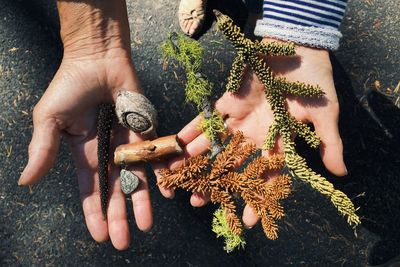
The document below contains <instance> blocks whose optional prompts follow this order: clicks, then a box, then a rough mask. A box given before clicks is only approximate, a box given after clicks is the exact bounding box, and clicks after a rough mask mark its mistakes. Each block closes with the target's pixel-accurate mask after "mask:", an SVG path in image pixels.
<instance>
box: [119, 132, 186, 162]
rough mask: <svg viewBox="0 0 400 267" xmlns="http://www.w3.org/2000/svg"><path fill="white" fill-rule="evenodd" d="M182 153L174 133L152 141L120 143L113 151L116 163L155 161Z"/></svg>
mask: <svg viewBox="0 0 400 267" xmlns="http://www.w3.org/2000/svg"><path fill="white" fill-rule="evenodd" d="M182 153H183V148H182V146H181V145H180V144H179V142H178V139H177V136H176V135H170V136H164V137H160V138H158V139H154V140H152V141H149V140H146V141H142V142H138V143H132V144H126V145H120V146H118V147H117V149H116V150H115V152H114V163H115V164H117V165H125V164H132V163H136V162H140V161H156V160H160V159H163V158H166V157H168V156H172V155H179V154H182Z"/></svg>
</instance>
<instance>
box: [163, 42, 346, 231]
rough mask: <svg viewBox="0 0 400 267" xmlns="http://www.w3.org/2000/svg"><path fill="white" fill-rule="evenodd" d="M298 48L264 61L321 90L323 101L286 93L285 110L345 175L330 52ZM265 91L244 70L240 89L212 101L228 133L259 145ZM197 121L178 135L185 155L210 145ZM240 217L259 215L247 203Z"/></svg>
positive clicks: (266, 111) (265, 123)
mask: <svg viewBox="0 0 400 267" xmlns="http://www.w3.org/2000/svg"><path fill="white" fill-rule="evenodd" d="M296 52H297V56H295V57H287V58H283V57H269V58H266V60H267V62H268V64H269V66H270V67H271V69H272V71H273V72H274V73H275V74H276V75H277V76H283V77H285V78H287V79H288V80H289V81H301V82H305V83H309V84H313V85H319V86H320V87H321V88H322V89H323V91H324V92H325V96H324V97H323V98H321V99H305V98H299V97H291V96H288V98H287V108H288V110H289V112H290V114H291V115H292V116H294V117H295V118H296V119H297V120H300V121H303V122H306V123H308V122H311V123H313V124H314V127H315V130H316V133H317V134H318V136H319V137H320V138H321V141H322V143H321V149H320V152H321V157H322V160H323V162H324V164H325V166H326V168H327V169H328V170H329V171H331V172H332V173H333V174H335V175H338V176H343V175H345V174H346V173H347V171H346V166H345V164H344V162H343V146H342V141H341V139H340V135H339V131H338V115H339V105H338V101H337V96H336V91H335V87H334V83H333V77H332V67H331V63H330V59H329V55H328V52H327V51H324V50H318V49H313V48H307V47H298V48H297V51H296ZM264 90H265V89H264V86H263V84H262V83H261V82H260V81H259V80H258V78H257V77H256V75H255V74H254V73H253V72H252V71H251V70H247V71H246V73H245V74H244V77H243V81H242V84H241V88H240V90H239V93H238V94H232V93H225V94H224V95H223V96H222V97H221V98H220V99H219V100H218V101H217V103H216V109H217V110H218V112H219V113H220V114H221V115H222V116H223V117H224V118H225V123H226V124H227V126H228V128H229V129H230V130H231V131H237V130H240V131H242V132H243V133H244V135H245V136H246V137H247V138H248V139H249V140H250V141H252V142H254V143H255V144H256V145H257V146H258V147H262V144H263V142H264V140H265V137H266V134H267V132H268V128H269V126H270V125H271V124H272V122H273V113H272V111H271V109H270V106H269V104H268V102H267V100H266V98H265V93H264ZM199 121H200V118H199V117H198V118H196V119H194V120H193V121H192V122H190V123H189V124H188V125H187V126H186V127H185V128H183V129H182V131H181V132H180V133H179V134H178V136H179V138H180V139H181V141H182V142H183V143H184V144H186V148H185V151H186V156H195V155H198V154H201V153H204V152H205V151H206V150H207V147H208V146H209V142H208V140H207V138H206V137H205V136H204V134H202V133H201V132H200V130H199V129H198V126H197V125H198V123H199ZM279 143H280V140H277V146H276V147H275V150H276V151H277V152H280V147H279ZM276 151H275V152H276ZM180 164H182V160H181V159H178V160H174V161H173V162H171V164H170V168H172V169H174V168H176V167H177V166H179V165H180ZM208 200H209V198H208V196H204V195H202V194H194V195H193V196H192V198H191V203H192V204H193V205H194V206H202V205H204V204H205V203H207V202H208ZM243 220H244V223H245V224H246V225H248V226H252V225H254V224H255V223H256V222H257V216H255V214H254V213H253V212H252V210H251V208H250V207H246V208H245V210H244V215H243Z"/></svg>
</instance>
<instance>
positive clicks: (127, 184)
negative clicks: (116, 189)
mask: <svg viewBox="0 0 400 267" xmlns="http://www.w3.org/2000/svg"><path fill="white" fill-rule="evenodd" d="M120 177H121V189H122V192H124V193H125V194H127V195H129V194H131V193H132V192H133V191H135V189H136V188H137V187H138V185H139V177H137V176H136V175H135V174H134V173H133V172H131V171H128V170H124V169H122V170H121V174H120Z"/></svg>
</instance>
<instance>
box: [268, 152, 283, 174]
mask: <svg viewBox="0 0 400 267" xmlns="http://www.w3.org/2000/svg"><path fill="white" fill-rule="evenodd" d="M266 164H267V165H268V169H269V170H279V169H281V168H283V166H285V157H284V156H283V155H280V154H274V155H271V156H269V157H268V158H267V162H266Z"/></svg>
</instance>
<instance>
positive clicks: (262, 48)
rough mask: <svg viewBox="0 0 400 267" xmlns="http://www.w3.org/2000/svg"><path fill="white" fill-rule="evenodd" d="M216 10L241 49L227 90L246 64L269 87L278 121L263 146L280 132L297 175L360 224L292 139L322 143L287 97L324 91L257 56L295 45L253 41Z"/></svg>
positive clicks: (235, 85) (291, 50) (286, 51)
mask: <svg viewBox="0 0 400 267" xmlns="http://www.w3.org/2000/svg"><path fill="white" fill-rule="evenodd" d="M214 13H215V15H216V17H217V24H218V27H219V29H220V30H221V31H222V32H223V33H224V35H225V37H226V38H227V39H228V40H229V41H230V42H231V43H232V45H233V46H234V47H235V49H236V51H237V55H236V58H235V59H234V60H233V63H232V68H231V72H230V75H229V77H228V84H227V91H230V92H232V93H235V92H237V90H238V89H239V87H240V82H241V80H242V73H243V71H244V68H245V66H246V65H248V66H250V67H251V69H252V70H253V71H254V72H255V73H256V75H257V76H258V78H259V79H260V81H261V82H262V83H263V84H264V86H265V95H266V98H267V101H268V103H269V104H270V106H271V109H272V111H273V114H274V122H273V123H272V125H271V126H270V128H269V130H268V134H267V137H266V139H265V143H264V147H263V148H264V149H267V150H270V149H272V148H273V147H274V145H275V139H276V137H277V136H278V135H280V136H281V138H282V141H283V150H284V155H285V162H286V165H287V167H288V168H289V169H290V172H291V173H292V174H293V176H295V177H298V178H300V179H301V180H303V181H305V182H307V183H309V184H310V185H311V186H312V187H313V188H314V189H316V190H317V191H319V192H320V193H321V194H323V195H326V196H327V197H329V198H330V200H331V202H332V203H333V205H334V206H335V207H336V208H337V209H338V211H339V212H340V213H341V214H342V215H344V216H345V217H346V218H347V222H348V223H349V224H351V225H358V224H360V219H359V217H358V216H357V214H356V209H355V207H354V204H353V203H352V202H351V200H350V199H349V198H348V197H347V196H346V195H345V194H344V193H343V192H341V191H339V190H336V189H335V188H334V187H333V185H332V184H331V183H330V182H329V181H327V180H326V179H325V178H324V177H322V176H321V175H319V174H317V173H316V172H314V171H313V170H312V169H310V168H309V167H308V165H307V162H306V161H305V159H304V158H302V157H301V156H300V155H299V154H298V153H297V152H296V148H295V143H294V142H293V141H292V134H293V133H296V134H298V135H299V136H300V137H302V138H304V140H305V141H306V142H307V143H308V144H309V145H310V146H311V147H313V148H317V147H318V146H319V144H320V139H319V138H318V136H317V135H316V133H315V132H314V131H312V130H311V129H310V128H309V127H308V126H307V125H306V124H304V123H302V122H300V121H296V120H295V119H294V118H293V117H292V116H290V114H289V113H288V111H287V110H286V108H285V96H286V95H296V96H301V97H317V98H318V97H323V95H324V93H323V91H322V90H321V88H319V86H312V85H307V84H304V83H301V82H289V81H287V80H286V79H284V78H278V77H275V76H274V75H273V73H272V71H271V69H270V68H269V67H268V65H267V63H266V62H265V61H264V60H262V59H261V58H260V57H259V56H258V55H257V54H259V53H262V54H265V55H268V56H292V55H295V47H294V44H292V43H288V44H282V43H277V42H271V43H268V44H265V43H260V42H258V41H255V42H253V41H251V40H249V39H247V38H246V37H245V36H244V34H243V33H241V32H240V29H239V28H238V27H237V26H236V25H235V24H234V23H233V21H232V19H230V18H229V17H228V16H226V15H223V14H222V13H221V12H219V11H217V10H214ZM262 224H263V227H264V229H265V227H269V226H270V225H272V224H273V223H272V222H270V221H268V219H262Z"/></svg>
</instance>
